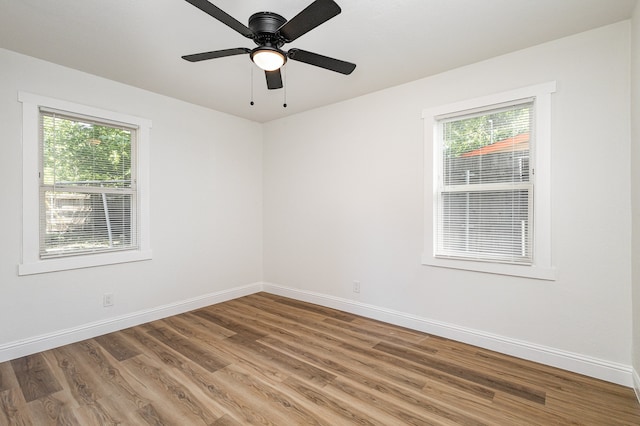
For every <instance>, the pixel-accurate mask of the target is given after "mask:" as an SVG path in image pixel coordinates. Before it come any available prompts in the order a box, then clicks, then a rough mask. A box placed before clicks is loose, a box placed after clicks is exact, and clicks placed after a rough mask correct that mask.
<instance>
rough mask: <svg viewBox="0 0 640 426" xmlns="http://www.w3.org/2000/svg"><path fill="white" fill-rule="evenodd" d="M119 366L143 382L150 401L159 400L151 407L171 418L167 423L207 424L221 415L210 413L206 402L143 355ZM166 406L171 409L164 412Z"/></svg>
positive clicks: (187, 385) (188, 386)
mask: <svg viewBox="0 0 640 426" xmlns="http://www.w3.org/2000/svg"><path fill="white" fill-rule="evenodd" d="M122 365H123V366H124V367H125V368H127V369H128V370H130V371H131V372H132V374H135V375H136V376H138V377H142V378H144V379H145V380H144V383H145V390H146V391H147V392H150V397H151V398H152V399H153V400H154V401H160V403H155V404H153V406H154V407H155V408H156V410H158V412H160V413H161V414H162V417H164V418H167V419H172V420H170V421H171V422H178V421H181V422H184V423H183V424H193V425H196V424H202V425H209V424H212V423H213V422H214V421H215V420H217V419H218V418H219V417H221V415H222V413H218V414H217V415H216V413H214V412H212V410H211V408H212V407H211V405H209V404H208V402H209V401H208V400H207V401H206V403H205V402H203V401H202V400H201V399H199V398H198V397H197V396H196V395H195V394H194V390H193V389H192V388H191V386H190V385H189V384H188V383H184V382H183V381H182V380H180V379H179V378H178V377H176V376H174V375H173V374H171V372H170V371H169V370H167V369H164V368H162V366H161V365H159V364H157V363H156V362H154V361H153V360H152V359H151V358H149V357H147V356H146V355H139V356H137V357H134V358H129V359H127V360H126V361H123V362H122ZM141 392H142V390H141ZM167 407H171V409H170V410H168V409H167ZM176 424H177V423H176Z"/></svg>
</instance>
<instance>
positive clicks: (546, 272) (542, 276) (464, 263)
mask: <svg viewBox="0 0 640 426" xmlns="http://www.w3.org/2000/svg"><path fill="white" fill-rule="evenodd" d="M422 264H423V265H428V266H436V267H440V268H451V269H462V270H465V271H475V272H484V273H488V274H496V275H510V276H514V277H524V278H533V279H537V280H546V281H555V280H556V275H557V270H556V269H555V268H544V267H539V266H529V265H508V264H503V263H489V262H474V261H470V260H459V259H440V258H435V257H433V256H431V255H423V256H422Z"/></svg>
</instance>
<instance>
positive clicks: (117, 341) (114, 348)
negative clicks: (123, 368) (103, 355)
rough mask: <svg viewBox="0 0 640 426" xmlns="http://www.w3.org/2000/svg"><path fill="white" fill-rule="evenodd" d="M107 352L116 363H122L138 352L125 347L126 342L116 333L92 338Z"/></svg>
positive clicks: (127, 346)
mask: <svg viewBox="0 0 640 426" xmlns="http://www.w3.org/2000/svg"><path fill="white" fill-rule="evenodd" d="M93 340H95V341H96V342H98V343H99V344H100V345H101V346H102V347H103V348H104V349H105V350H106V351H107V352H109V353H110V354H111V355H112V356H113V357H114V358H115V359H117V360H118V361H124V360H125V359H129V358H131V357H134V356H136V355H139V354H140V352H138V351H136V350H135V349H134V348H132V347H131V346H129V345H127V343H126V341H125V340H124V339H123V338H122V337H121V336H120V335H119V334H117V333H111V334H105V335H104V336H98V337H96V338H94V339H93Z"/></svg>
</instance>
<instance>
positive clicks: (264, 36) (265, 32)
mask: <svg viewBox="0 0 640 426" xmlns="http://www.w3.org/2000/svg"><path fill="white" fill-rule="evenodd" d="M286 22H287V20H286V19H284V18H283V17H282V16H280V15H278V14H277V13H273V12H258V13H254V14H253V15H251V17H250V18H249V28H250V29H251V31H253V33H254V35H255V38H254V40H253V41H255V43H256V44H257V45H258V46H273V47H276V48H280V47H282V45H284V43H285V41H284V39H283V38H282V37H281V36H280V35H279V34H278V29H279V28H280V27H281V26H283V25H284V24H285V23H286Z"/></svg>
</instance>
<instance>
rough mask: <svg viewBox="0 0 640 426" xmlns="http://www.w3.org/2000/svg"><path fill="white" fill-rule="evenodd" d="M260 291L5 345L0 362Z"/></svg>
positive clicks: (237, 291) (252, 288) (219, 295)
mask: <svg viewBox="0 0 640 426" xmlns="http://www.w3.org/2000/svg"><path fill="white" fill-rule="evenodd" d="M261 290H262V283H253V284H249V285H246V286H242V287H236V288H232V289H228V290H223V291H220V292H216V293H210V294H206V295H203V296H199V297H194V298H192V299H187V300H182V301H180V302H176V303H171V304H168V305H163V306H158V307H155V308H151V309H147V310H144V311H139V312H134V313H131V314H127V315H123V316H119V317H115V318H110V319H108V320H104V321H97V322H93V323H89V324H84V325H81V326H78V327H74V328H69V329H65V330H60V331H56V332H54V333H49V334H44V335H40V336H36V337H32V338H29V339H24V340H20V341H14V342H9V343H6V344H2V345H0V362H4V361H9V360H11V359H15V358H20V357H23V356H26V355H31V354H34V353H37V352H41V351H45V350H48V349H52V348H56V347H59V346H63V345H68V344H70V343H74V342H79V341H81V340H85V339H90V338H92V337H96V336H101V335H103V334H107V333H112V332H114V331H118V330H123V329H125V328H128V327H133V326H135V325H139V324H144V323H146V322H150V321H155V320H159V319H162V318H167V317H169V316H172V315H178V314H181V313H184V312H188V311H192V310H194V309H199V308H202V307H205V306H209V305H213V304H216V303H221V302H226V301H228V300H232V299H237V298H238V297H242V296H246V295H249V294H253V293H257V292H259V291H261Z"/></svg>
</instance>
